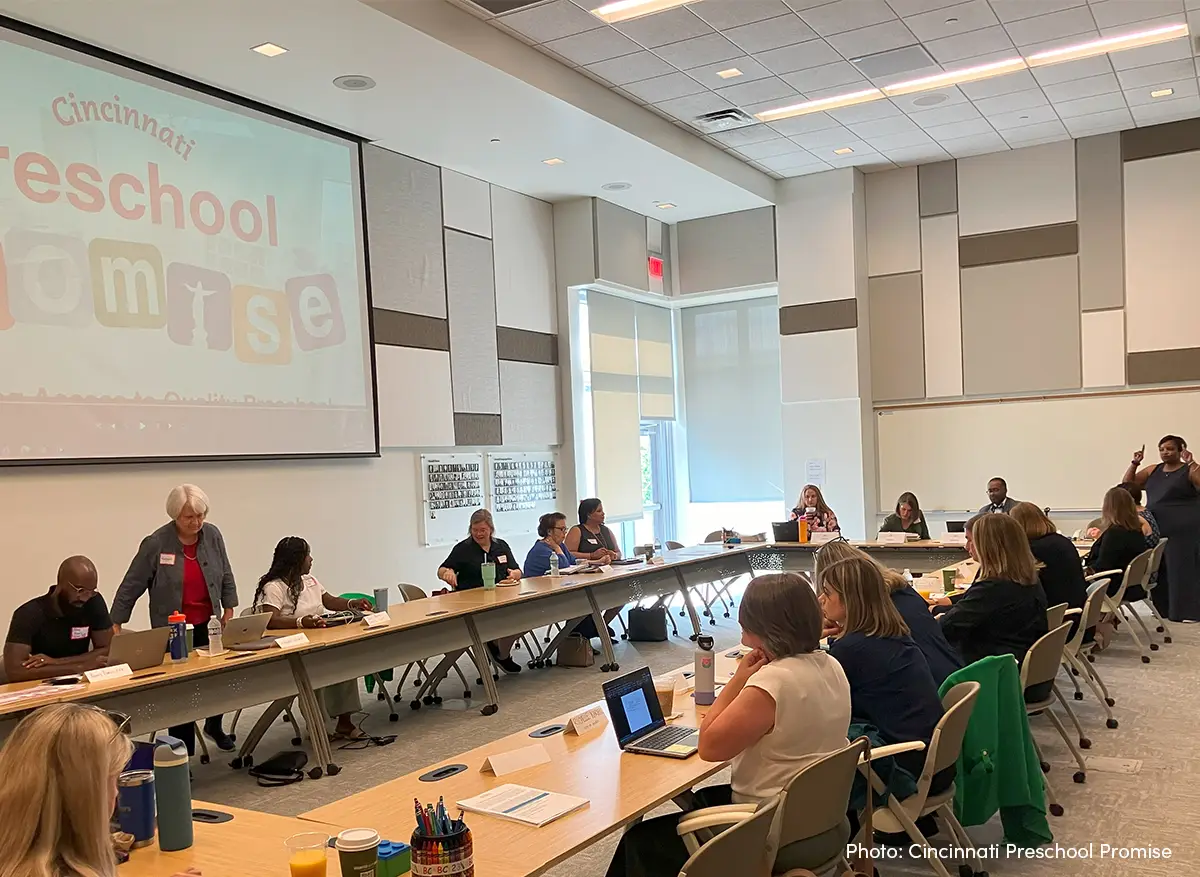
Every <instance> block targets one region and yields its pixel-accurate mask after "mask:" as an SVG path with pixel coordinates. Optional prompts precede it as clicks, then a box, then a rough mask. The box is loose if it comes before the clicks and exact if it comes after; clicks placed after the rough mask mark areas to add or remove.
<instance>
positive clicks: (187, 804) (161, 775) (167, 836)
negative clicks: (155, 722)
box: [154, 734, 193, 852]
mask: <svg viewBox="0 0 1200 877" xmlns="http://www.w3.org/2000/svg"><path fill="white" fill-rule="evenodd" d="M154 786H155V790H154V792H155V795H154V797H155V803H156V805H157V809H158V848H159V849H160V850H162V851H163V852H170V851H172V850H186V849H187V848H188V847H190V846H191V845H192V840H193V837H192V779H191V775H190V774H189V773H188V754H187V746H185V745H184V743H183V741H182V740H180V739H178V738H177V737H170V736H168V735H165V734H164V735H162V736H160V737H159V738H158V741H157V745H156V746H155V747H154Z"/></svg>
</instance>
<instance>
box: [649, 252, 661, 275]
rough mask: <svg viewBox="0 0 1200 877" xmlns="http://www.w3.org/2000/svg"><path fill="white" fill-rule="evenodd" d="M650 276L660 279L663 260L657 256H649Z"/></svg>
mask: <svg viewBox="0 0 1200 877" xmlns="http://www.w3.org/2000/svg"><path fill="white" fill-rule="evenodd" d="M650 276H651V277H653V278H655V279H656V280H662V276H663V260H662V259H660V258H658V256H651V257H650Z"/></svg>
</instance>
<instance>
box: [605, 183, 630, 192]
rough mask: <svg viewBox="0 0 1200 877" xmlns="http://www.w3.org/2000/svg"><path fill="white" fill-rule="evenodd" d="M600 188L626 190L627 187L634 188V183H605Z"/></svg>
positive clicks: (615, 190)
mask: <svg viewBox="0 0 1200 877" xmlns="http://www.w3.org/2000/svg"><path fill="white" fill-rule="evenodd" d="M600 188H601V189H603V190H604V191H605V192H624V191H626V190H627V189H632V188H633V183H626V182H617V183H605V184H604V185H603V186H601V187H600Z"/></svg>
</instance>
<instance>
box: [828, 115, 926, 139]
mask: <svg viewBox="0 0 1200 877" xmlns="http://www.w3.org/2000/svg"><path fill="white" fill-rule="evenodd" d="M846 127H847V128H849V129H850V130H851V131H853V132H854V133H855V134H856V135H857V136H858V137H861V138H862V139H863V140H869V141H873V140H875V139H876V138H878V137H893V136H895V135H897V134H909V133H913V132H919V131H920V130H921V129H920V128H918V127H917V123H916V122H914V121H913V120H912V119H910V118H908V116H905V115H903V114H900V115H896V116H889V117H887V118H884V119H871V120H868V121H863V122H847V123H846Z"/></svg>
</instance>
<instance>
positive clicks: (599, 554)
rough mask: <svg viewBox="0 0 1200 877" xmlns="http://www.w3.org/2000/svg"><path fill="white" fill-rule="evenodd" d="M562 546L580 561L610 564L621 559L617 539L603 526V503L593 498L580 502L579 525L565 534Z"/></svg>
mask: <svg viewBox="0 0 1200 877" xmlns="http://www.w3.org/2000/svg"><path fill="white" fill-rule="evenodd" d="M564 520H565V519H564ZM564 544H565V545H566V546H567V550H568V551H570V552H571V554H573V555H574V556H575V557H577V558H579V559H580V560H593V561H595V562H596V563H612V562H613V561H614V560H620V559H621V546H620V545H618V544H617V537H616V536H614V535H613V531H612V530H610V529H608V527H606V526H604V503H602V502H600V500H598V499H596V498H595V497H592V498H591V499H584V500H580V502H579V523H578V524H577V525H576V526H574V527H572V528H571V530H570V532H568V533H567V538H566V541H565V543H564Z"/></svg>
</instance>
